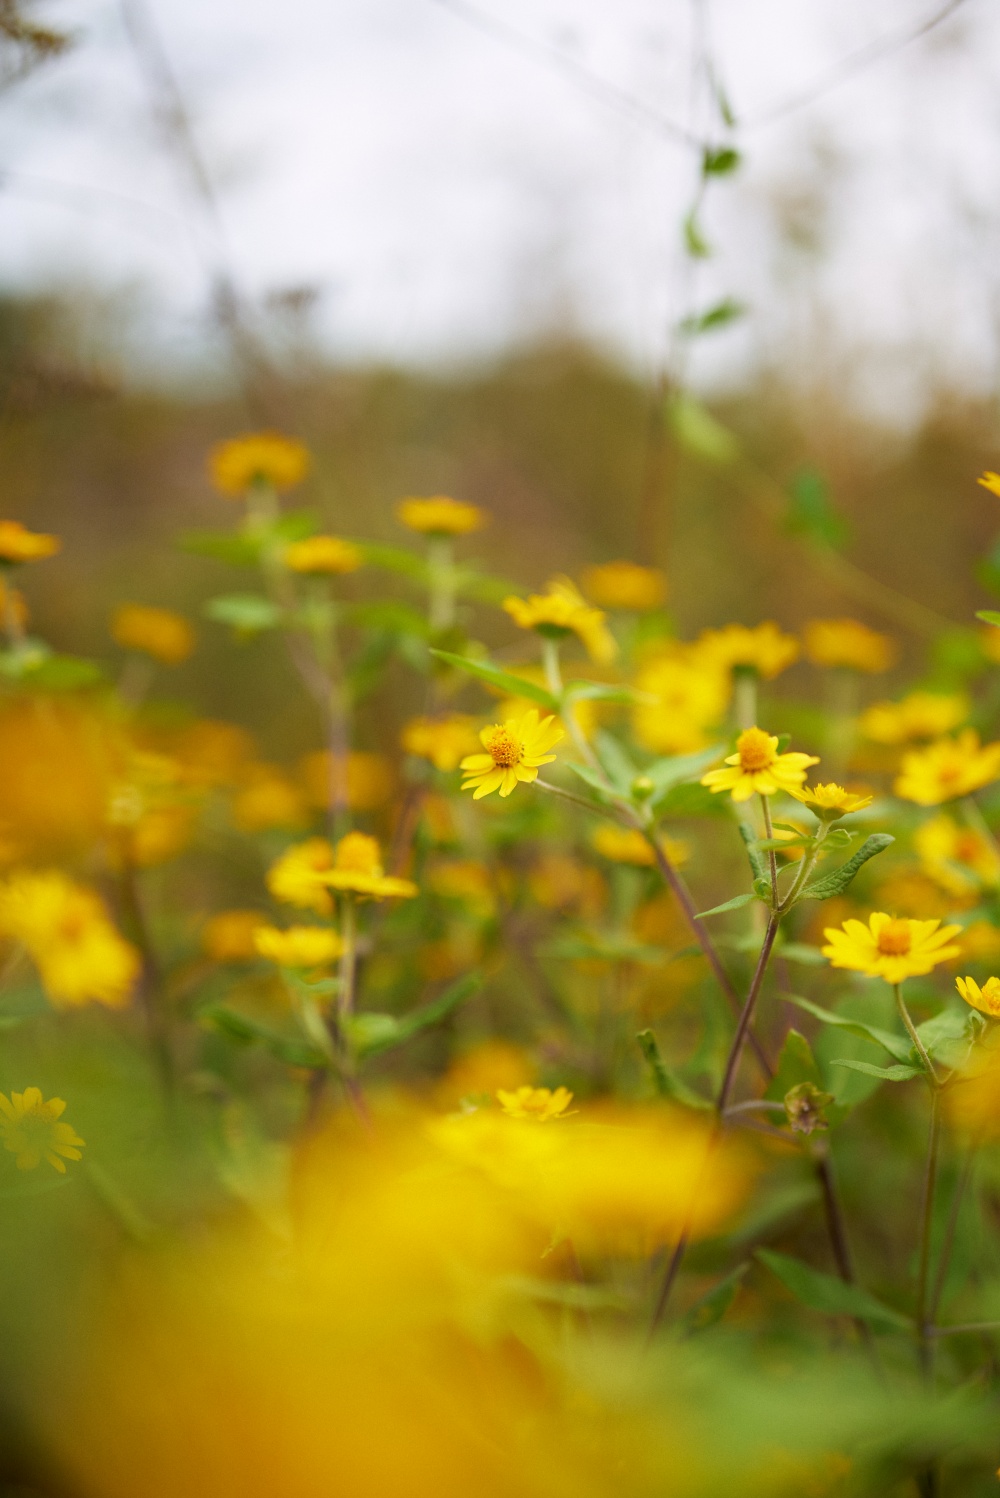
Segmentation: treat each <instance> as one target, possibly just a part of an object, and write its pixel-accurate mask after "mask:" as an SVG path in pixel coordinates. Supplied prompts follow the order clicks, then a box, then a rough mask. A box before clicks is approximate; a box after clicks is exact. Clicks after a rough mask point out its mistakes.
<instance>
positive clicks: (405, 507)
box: [396, 494, 489, 536]
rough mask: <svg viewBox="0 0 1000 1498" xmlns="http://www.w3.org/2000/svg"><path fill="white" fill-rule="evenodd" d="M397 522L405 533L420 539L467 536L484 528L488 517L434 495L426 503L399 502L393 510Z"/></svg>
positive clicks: (404, 500)
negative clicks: (410, 533)
mask: <svg viewBox="0 0 1000 1498" xmlns="http://www.w3.org/2000/svg"><path fill="white" fill-rule="evenodd" d="M396 518H397V520H398V521H399V522H400V524H401V525H405V526H406V527H407V529H408V530H411V531H418V532H419V533H420V535H422V536H467V535H468V534H469V532H470V531H478V530H481V529H482V528H483V526H484V525H486V524H487V522H488V520H489V516H488V515H487V513H486V511H485V510H481V509H479V507H478V506H477V505H469V504H465V503H464V502H463V501H462V500H460V499H449V498H448V496H447V495H446V494H434V495H431V497H430V498H429V499H416V498H410V499H401V500H400V502H399V504H398V505H397V506H396Z"/></svg>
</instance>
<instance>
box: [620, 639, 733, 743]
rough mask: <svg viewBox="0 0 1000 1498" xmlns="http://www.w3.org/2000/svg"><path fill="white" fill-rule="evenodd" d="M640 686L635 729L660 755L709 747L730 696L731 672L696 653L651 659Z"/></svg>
mask: <svg viewBox="0 0 1000 1498" xmlns="http://www.w3.org/2000/svg"><path fill="white" fill-rule="evenodd" d="M635 686H636V690H637V691H638V692H639V693H641V694H642V695H641V697H640V698H639V700H638V701H637V702H636V705H635V707H634V708H633V709H632V731H633V733H634V734H635V736H636V738H637V739H638V741H639V743H640V744H642V746H643V748H644V749H650V750H652V752H653V753H654V754H687V753H689V752H690V751H691V750H693V749H704V748H705V747H706V745H707V744H708V743H709V742H710V740H709V737H708V732H707V730H708V729H709V727H711V726H712V725H714V724H718V723H720V722H721V721H722V719H723V717H724V716H725V712H726V703H727V701H728V699H729V679H728V676H727V675H726V673H725V672H724V671H722V670H720V669H718V668H717V667H715V666H712V665H705V664H702V663H701V662H700V661H698V660H696V659H694V658H692V655H691V653H690V651H671V652H670V653H669V654H668V655H665V656H663V655H660V656H657V657H655V658H654V659H652V660H648V661H646V662H645V664H644V665H643V666H642V667H641V668H640V670H639V672H638V674H637V675H636V678H635ZM650 699H654V700H650Z"/></svg>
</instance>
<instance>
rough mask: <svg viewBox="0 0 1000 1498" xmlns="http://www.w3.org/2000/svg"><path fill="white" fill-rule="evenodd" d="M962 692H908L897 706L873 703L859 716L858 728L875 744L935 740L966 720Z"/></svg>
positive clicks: (964, 699)
mask: <svg viewBox="0 0 1000 1498" xmlns="http://www.w3.org/2000/svg"><path fill="white" fill-rule="evenodd" d="M969 711H970V703H969V699H968V697H966V695H965V693H964V692H910V694H909V695H908V696H906V697H904V698H902V700H901V701H899V702H875V703H873V704H872V706H871V707H869V708H867V709H866V711H865V712H863V713H862V714H861V718H860V721H859V725H858V726H859V728H860V730H861V732H862V734H863V735H864V737H865V738H866V739H871V740H872V741H873V742H874V743H876V744H905V743H908V742H909V741H910V740H911V739H936V738H939V737H940V736H941V735H942V734H945V733H950V732H951V730H952V729H953V728H958V727H959V725H960V724H961V723H964V722H965V720H966V718H967V717H968V716H969Z"/></svg>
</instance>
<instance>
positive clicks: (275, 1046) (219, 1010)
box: [198, 1004, 329, 1070]
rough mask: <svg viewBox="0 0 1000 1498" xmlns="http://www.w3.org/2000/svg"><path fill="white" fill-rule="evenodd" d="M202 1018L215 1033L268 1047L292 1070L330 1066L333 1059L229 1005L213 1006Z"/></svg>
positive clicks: (205, 1011) (200, 1017)
mask: <svg viewBox="0 0 1000 1498" xmlns="http://www.w3.org/2000/svg"><path fill="white" fill-rule="evenodd" d="M198 1018H199V1019H200V1020H202V1021H204V1022H205V1023H207V1024H210V1025H212V1026H213V1028H214V1029H216V1030H221V1031H223V1033H224V1034H226V1035H231V1036H232V1037H233V1039H234V1040H242V1041H244V1042H258V1043H260V1044H261V1045H264V1046H266V1047H267V1049H268V1050H269V1051H270V1052H271V1053H272V1054H273V1055H275V1056H277V1057H278V1059H279V1060H280V1061H285V1062H287V1063H288V1064H289V1065H290V1066H303V1067H308V1068H309V1069H310V1070H315V1069H317V1068H319V1067H326V1066H328V1065H329V1058H328V1057H327V1056H325V1055H324V1054H323V1052H322V1051H321V1050H319V1049H318V1048H317V1047H315V1046H311V1045H309V1044H307V1043H306V1042H305V1041H304V1040H297V1039H295V1038H294V1037H292V1036H286V1035H282V1034H281V1033H280V1032H279V1031H277V1030H272V1029H271V1027H270V1026H269V1025H265V1024H262V1023H261V1022H260V1021H259V1020H256V1019H252V1018H251V1017H250V1015H248V1014H241V1013H239V1012H238V1011H237V1010H235V1009H230V1008H229V1006H228V1005H227V1004H213V1005H211V1006H210V1007H208V1008H205V1009H202V1010H200V1011H199V1015H198Z"/></svg>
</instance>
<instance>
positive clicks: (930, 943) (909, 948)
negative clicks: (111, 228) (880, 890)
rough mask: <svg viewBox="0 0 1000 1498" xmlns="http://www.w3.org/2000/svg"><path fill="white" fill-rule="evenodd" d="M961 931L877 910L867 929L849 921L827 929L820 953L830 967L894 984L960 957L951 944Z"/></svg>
mask: <svg viewBox="0 0 1000 1498" xmlns="http://www.w3.org/2000/svg"><path fill="white" fill-rule="evenodd" d="M961 929H962V928H961V926H942V925H941V922H940V921H939V920H934V921H914V920H909V919H906V918H904V919H899V920H897V919H895V918H894V917H893V916H890V915H886V914H885V912H884V911H879V910H877V911H875V912H874V914H873V915H871V916H870V917H869V919H868V924H867V926H866V925H865V923H864V922H863V921H855V920H850V921H845V922H844V924H843V927H842V929H840V930H837V929H836V928H835V927H832V926H830V927H827V928H826V930H825V931H824V932H823V935H824V936H825V937H826V939H827V943H828V945H827V946H825V947H823V948H822V949H821V950H822V953H823V956H824V957H828V958H829V959H830V964H831V966H833V967H840V968H851V969H853V970H854V971H855V972H859V973H868V974H869V975H871V976H872V977H876V978H884V979H885V981H886V983H893V984H896V983H902V982H903V979H904V978H917V977H921V976H922V975H923V974H924V973H929V972H931V971H932V970H933V969H934V968H935V967H936V966H937V965H938V963H939V962H950V961H951V959H952V958H953V957H959V956H961V954H962V948H961V947H960V946H957V945H955V944H954V943H953V942H952V938H953V937H955V936H957V935H958V933H959V932H960V931H961Z"/></svg>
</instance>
